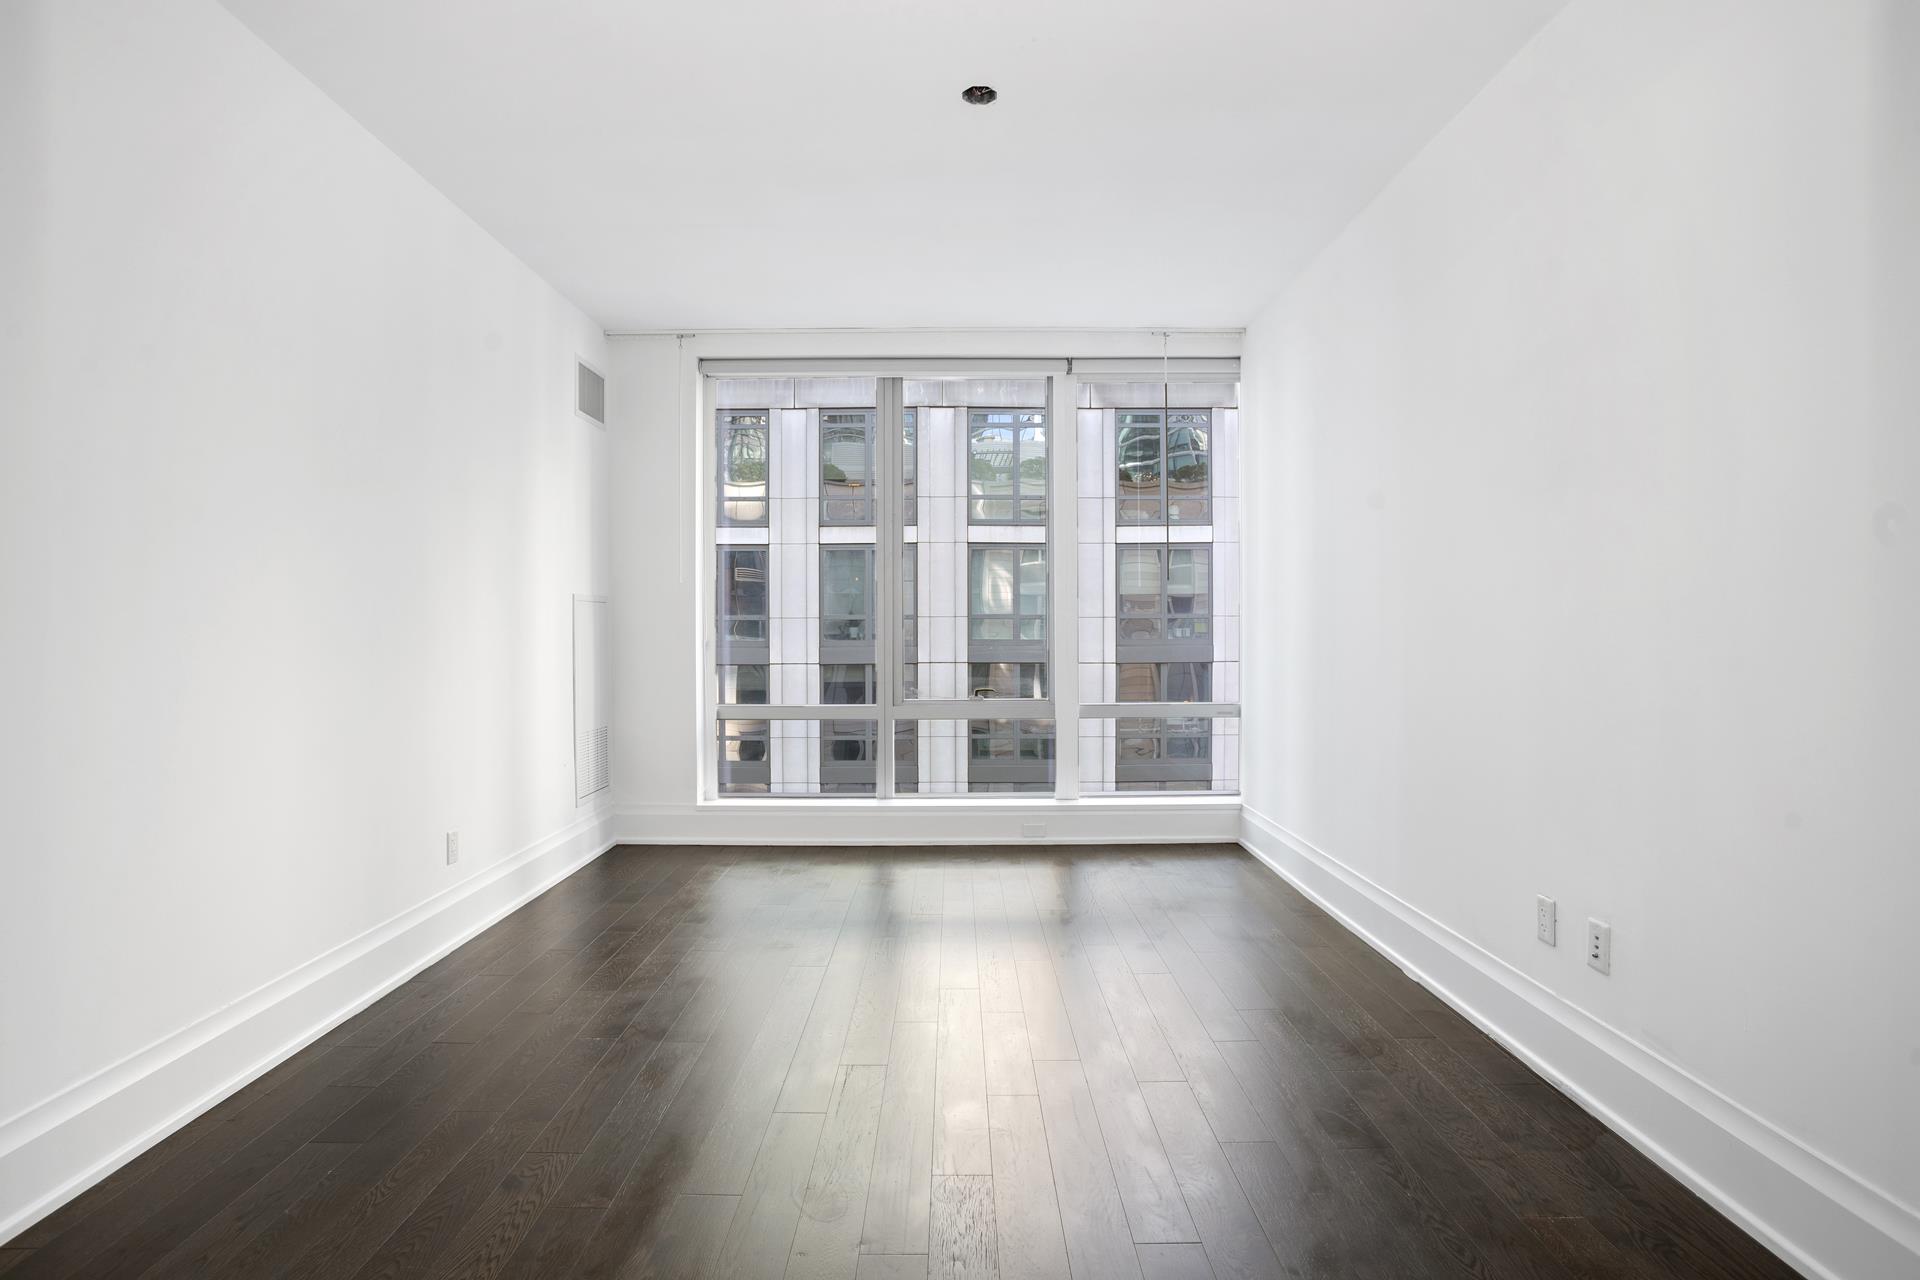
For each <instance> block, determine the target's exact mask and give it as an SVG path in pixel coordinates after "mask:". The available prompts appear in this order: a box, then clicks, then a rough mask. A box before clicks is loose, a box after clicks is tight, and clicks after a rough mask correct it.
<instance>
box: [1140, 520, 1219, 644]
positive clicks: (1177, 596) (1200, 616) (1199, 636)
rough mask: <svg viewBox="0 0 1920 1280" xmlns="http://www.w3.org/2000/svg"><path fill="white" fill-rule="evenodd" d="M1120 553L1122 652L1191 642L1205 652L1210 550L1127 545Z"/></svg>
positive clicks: (1208, 628)
mask: <svg viewBox="0 0 1920 1280" xmlns="http://www.w3.org/2000/svg"><path fill="white" fill-rule="evenodd" d="M1118 552H1119V559H1118V562H1117V565H1116V568H1117V570H1118V577H1119V584H1120V601H1119V615H1118V616H1119V637H1118V638H1119V641H1120V645H1121V647H1122V648H1123V649H1125V648H1127V647H1128V646H1131V645H1143V644H1178V643H1180V642H1182V641H1192V642H1201V643H1202V648H1203V649H1205V648H1209V647H1210V646H1211V644H1212V636H1213V632H1212V626H1211V619H1210V617H1209V614H1210V612H1211V609H1212V597H1211V592H1210V590H1209V587H1210V579H1211V576H1212V564H1213V552H1212V550H1211V549H1210V548H1208V547H1204V546H1202V547H1182V546H1178V545H1169V546H1142V545H1139V544H1132V543H1128V544H1122V545H1121V546H1120V547H1119V548H1118Z"/></svg>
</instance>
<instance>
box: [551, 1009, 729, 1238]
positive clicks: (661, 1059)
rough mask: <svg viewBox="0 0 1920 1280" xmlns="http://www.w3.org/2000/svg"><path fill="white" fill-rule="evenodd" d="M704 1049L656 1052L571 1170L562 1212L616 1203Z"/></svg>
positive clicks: (559, 1203) (680, 1046)
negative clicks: (653, 1134)
mask: <svg viewBox="0 0 1920 1280" xmlns="http://www.w3.org/2000/svg"><path fill="white" fill-rule="evenodd" d="M704 1049H705V1046H704V1045H698V1044H688V1043H687V1042H685V1041H681V1040H671V1041H668V1042H667V1043H666V1044H663V1045H661V1046H660V1047H659V1048H658V1049H657V1050H655V1051H654V1054H653V1056H652V1057H651V1058H649V1059H648V1060H647V1063H646V1065H645V1066H644V1067H642V1068H641V1070H640V1074H639V1075H638V1076H637V1077H636V1078H635V1079H634V1081H633V1083H632V1084H631V1085H630V1086H629V1087H628V1089H627V1091H626V1092H625V1093H624V1094H622V1095H621V1096H620V1099H619V1100H618V1101H617V1102H615V1103H614V1105H613V1107H612V1109H611V1110H610V1111H608V1112H607V1116H606V1119H605V1120H603V1121H602V1122H601V1124H600V1127H599V1128H598V1129H595V1130H594V1131H593V1135H592V1136H591V1137H590V1138H589V1139H588V1140H587V1144H586V1149H585V1150H583V1151H582V1152H581V1153H580V1158H579V1159H578V1160H576V1161H575V1162H574V1163H573V1166H572V1168H571V1169H570V1170H569V1171H568V1174H567V1180H566V1182H565V1184H564V1185H562V1187H561V1188H560V1190H559V1192H558V1193H556V1195H555V1196H554V1198H553V1203H554V1205H555V1206H556V1207H557V1210H558V1211H561V1212H564V1211H568V1210H572V1209H589V1208H590V1209H604V1208H606V1207H608V1206H609V1205H611V1204H612V1203H613V1197H614V1195H615V1193H617V1192H618V1191H619V1189H620V1184H621V1183H622V1182H624V1181H625V1180H626V1177H627V1174H628V1171H629V1170H630V1169H631V1168H632V1166H633V1161H634V1160H635V1159H636V1158H637V1157H638V1156H639V1154H640V1153H641V1152H642V1151H643V1150H645V1149H646V1142H647V1139H648V1137H649V1136H650V1135H651V1134H652V1133H653V1130H654V1127H655V1126H656V1125H658V1124H659V1123H660V1118H661V1117H662V1116H663V1115H665V1114H666V1111H667V1108H668V1107H670V1106H671V1105H673V1101H674V1099H675V1098H677V1097H678V1096H679V1094H680V1090H681V1088H682V1087H683V1086H684V1085H685V1084H686V1081H687V1077H688V1076H689V1075H691V1074H692V1072H693V1067H694V1063H695V1062H696V1061H697V1060H698V1059H699V1057H700V1054H701V1053H702V1051H703V1050H704ZM543 1129H544V1126H543Z"/></svg>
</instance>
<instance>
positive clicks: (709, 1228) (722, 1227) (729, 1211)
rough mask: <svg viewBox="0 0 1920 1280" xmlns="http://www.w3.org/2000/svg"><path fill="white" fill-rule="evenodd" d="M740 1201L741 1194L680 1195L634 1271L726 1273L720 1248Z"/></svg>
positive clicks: (682, 1275)
mask: <svg viewBox="0 0 1920 1280" xmlns="http://www.w3.org/2000/svg"><path fill="white" fill-rule="evenodd" d="M739 1205H740V1197H739V1196H676V1197H675V1198H674V1201H673V1204H672V1205H671V1206H670V1207H669V1208H668V1209H667V1212H666V1214H665V1217H664V1219H663V1221H662V1225H661V1230H660V1232H659V1234H658V1235H657V1236H656V1237H655V1239H654V1241H653V1243H652V1245H651V1247H650V1248H649V1249H648V1251H647V1254H646V1258H645V1260H644V1262H643V1263H641V1264H640V1265H638V1266H636V1267H635V1268H633V1270H632V1274H635V1275H642V1276H646V1277H648V1280H710V1277H714V1276H718V1275H720V1274H722V1273H721V1272H720V1270H719V1268H718V1265H717V1264H718V1261H719V1256H720V1249H721V1247H722V1246H723V1245H724V1244H725V1243H726V1239H727V1226H728V1224H729V1223H731V1222H732V1221H733V1215H734V1213H735V1212H736V1211H737V1210H738V1208H739Z"/></svg>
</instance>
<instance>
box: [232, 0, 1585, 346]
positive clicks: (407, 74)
mask: <svg viewBox="0 0 1920 1280" xmlns="http://www.w3.org/2000/svg"><path fill="white" fill-rule="evenodd" d="M224 3H226V5H227V7H228V8H230V9H231V10H233V11H234V12H235V13H236V14H238V15H239V16H240V17H241V18H242V19H243V20H244V21H246V22H247V23H248V24H249V25H250V26H251V27H252V28H253V29H254V30H255V31H257V32H258V33H259V34H260V35H261V36H262V37H264V38H265V39H266V40H267V42H268V43H269V44H271V45H272V46H273V47H274V48H275V49H277V50H278V51H279V52H280V53H281V54H282V55H283V56H284V57H285V58H287V60H288V61H290V62H291V63H293V65H294V66H296V67H298V68H299V69H300V70H301V71H303V72H304V73H305V74H306V75H308V76H309V77H311V78H312V79H313V80H314V81H315V82H316V83H317V84H318V85H319V86H320V87H321V88H322V89H324V90H325V91H326V92H327V93H329V94H330V95H332V97H333V98H334V99H335V100H336V101H338V102H339V103H340V104H341V105H342V106H344V107H345V108H346V109H347V110H348V111H350V112H352V113H353V115H354V116H356V117H357V118H358V119H359V120H361V121H362V122H363V123H364V124H365V125H366V126H367V127H368V128H369V129H371V130H372V131H373V133H374V134H375V135H377V136H378V137H379V138H380V139H381V140H382V141H384V142H385V143H386V144H387V145H388V146H390V147H392V148H393V150H394V151H396V152H397V153H399V155H400V156H401V157H402V158H404V159H405V160H407V161H408V162H409V163H411V164H412V165H413V166H414V167H415V168H417V169H418V170H419V171H420V172H421V173H422V174H424V175H425V176H426V177H427V179H428V180H429V181H431V182H433V183H434V184H435V185H436V186H438V187H439V188H440V190H442V191H444V192H445V193H446V194H447V195H448V196H449V197H451V198H452V199H453V200H454V201H455V202H456V203H457V204H459V205H460V206H461V207H462V208H464V209H466V210H467V211H468V212H469V213H470V214H472V215H473V217H474V218H476V219H477V220H478V221H479V222H480V223H481V225H482V226H484V227H486V228H487V229H488V230H489V231H491V232H492V233H493V234H494V235H496V236H498V237H499V238H500V240H501V241H502V242H504V243H505V244H506V245H507V247H508V248H510V249H512V250H513V251H514V252H515V253H517V254H519V255H520V256H521V257H522V258H524V259H525V260H526V261H527V262H528V263H529V264H530V265H531V266H532V267H533V268H534V269H535V270H537V271H539V272H540V273H541V274H543V275H544V276H546V278H547V279H549V280H551V281H552V282H553V283H554V284H555V285H556V286H558V287H559V288H560V289H561V290H562V291H563V292H564V293H566V294H567V295H568V296H569V297H571V298H572V299H573V300H574V301H575V302H577V303H578V304H579V305H580V306H582V307H583V308H585V309H586V310H587V311H588V312H589V313H591V314H592V315H593V316H594V317H595V318H597V319H598V320H600V321H601V322H602V323H603V324H605V325H606V326H607V327H609V328H610V329H614V330H623V329H656V328H671V327H685V328H698V327H704V328H716V327H737V328H758V327H768V328H771V327H786V326H796V327H839V326H884V327H892V326H941V327H972V326H1009V327H1012V326H1051V325H1064V326H1087V327H1096V326H1097V327H1105V326H1162V325H1164V326H1209V325H1221V326H1237V325H1240V324H1242V323H1244V322H1245V321H1246V320H1247V319H1248V317H1249V316H1250V315H1251V314H1252V313H1253V311H1254V310H1255V309H1256V308H1258V307H1259V306H1260V304H1262V303H1263V302H1265V301H1266V300H1267V299H1268V298H1270V297H1271V296H1272V295H1273V293H1274V292H1275V290H1276V289H1277V288H1278V287H1279V285H1280V284H1282V283H1283V282H1284V281H1285V280H1286V279H1287V278H1288V277H1289V276H1290V275H1291V274H1292V273H1293V272H1295V271H1297V270H1298V269H1299V268H1300V267H1301V266H1303V265H1304V264H1305V263H1306V262H1307V261H1309V260H1310V259H1311V258H1312V256H1313V254H1314V253H1315V252H1316V251H1317V250H1318V249H1319V248H1320V247H1321V246H1322V245H1324V244H1325V243H1326V241H1327V240H1328V239H1329V238H1331V236H1332V235H1333V234H1334V233H1336V232H1337V231H1338V230H1339V229H1340V227H1341V226H1342V225H1344V224H1345V222H1346V221H1347V220H1348V219H1349V218H1351V217H1352V216H1353V215H1354V214H1355V213H1356V212H1358V211H1359V210H1360V209H1361V208H1362V207H1363V206H1364V205H1365V204H1366V202H1367V201H1368V200H1369V199H1370V198H1371V197H1372V196H1373V194H1374V193H1375V192H1377V191H1378V190H1379V189H1380V187H1381V186H1382V185H1383V184H1384V183H1385V182H1386V181H1387V179H1389V178H1390V177H1391V176H1392V175H1393V174H1394V173H1395V172H1396V171H1398V170H1399V169H1400V167H1401V166H1402V165H1404V164H1405V163H1406V162H1407V161H1408V160H1409V159H1410V158H1411V157H1412V156H1413V155H1414V154H1415V153H1416V152H1417V151H1418V150H1419V148H1420V147H1421V145H1422V144H1423V143H1424V142H1425V141H1426V140H1427V139H1429V138H1431V137H1432V136H1433V134H1434V133H1435V132H1437V131H1438V130H1439V129H1440V127H1441V126H1442V125H1443V124H1445V123H1446V121H1447V120H1448V119H1449V118H1451V117H1452V115H1453V114H1454V113H1455V112H1456V111H1458V110H1459V109H1460V108H1461V107H1462V106H1464V105H1465V104H1466V102H1467V101H1468V100H1469V99H1470V98H1471V97H1472V96H1473V95H1474V93H1476V92H1477V91H1478V90H1479V88H1480V87H1481V86H1482V85H1484V84H1485V83H1486V82H1487V81H1488V80H1489V79H1491V78H1492V76H1493V74H1494V72H1495V71H1496V70H1498V69H1499V67H1500V66H1501V65H1502V64H1503V63H1504V62H1505V61H1506V60H1507V59H1508V58H1510V57H1511V56H1512V55H1513V54H1514V53H1515V52H1516V51H1517V50H1518V49H1519V47H1520V46H1521V45H1522V44H1523V43H1525V41H1526V40H1527V38H1528V37H1529V36H1530V35H1532V33H1533V32H1534V31H1535V30H1537V29H1538V28H1539V27H1540V26H1541V25H1542V24H1543V23H1544V22H1545V21H1546V20H1547V18H1549V17H1550V16H1552V14H1553V13H1554V12H1555V11H1556V10H1558V9H1559V8H1560V7H1561V5H1562V4H1563V3H1564V0H962V2H953V0H943V2H941V3H933V2H931V0H679V2H678V3H659V2H657V0H538V2H537V3H533V2H529V0H224ZM975 83H984V84H991V85H993V86H995V87H996V88H998V89H999V90H1000V94H1001V98H1000V101H999V102H998V103H996V104H995V105H993V106H990V107H984V108H983V107H972V106H968V105H966V104H965V103H963V102H961V101H960V96H959V94H960V90H961V89H962V88H963V87H965V86H967V85H969V84H975Z"/></svg>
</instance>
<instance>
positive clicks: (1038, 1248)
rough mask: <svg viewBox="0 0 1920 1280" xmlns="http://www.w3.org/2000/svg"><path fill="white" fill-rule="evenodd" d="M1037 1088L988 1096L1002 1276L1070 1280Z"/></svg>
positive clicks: (1017, 1279) (1021, 1279)
mask: <svg viewBox="0 0 1920 1280" xmlns="http://www.w3.org/2000/svg"><path fill="white" fill-rule="evenodd" d="M1035 1090H1036V1091H1035V1093H1033V1094H1031V1095H1026V1094H1021V1095H1000V1094H996V1095H990V1096H989V1097H988V1098H987V1115H988V1120H989V1124H990V1129H991V1134H992V1144H993V1193H994V1227H995V1232H996V1234H997V1235H998V1238H999V1261H1000V1274H1001V1276H1002V1280H1069V1275H1070V1273H1069V1271H1068V1267H1067V1245H1066V1236H1065V1235H1064V1233H1063V1230H1062V1227H1061V1224H1060V1201H1059V1197H1058V1195H1057V1194H1056V1193H1055V1190H1054V1181H1053V1162H1052V1157H1051V1156H1050V1155H1049V1154H1048V1150H1047V1131H1046V1125H1045V1122H1044V1121H1043V1120H1042V1118H1041V1114H1040V1098H1039V1094H1038V1085H1037V1083H1036V1085H1035Z"/></svg>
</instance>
